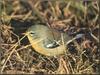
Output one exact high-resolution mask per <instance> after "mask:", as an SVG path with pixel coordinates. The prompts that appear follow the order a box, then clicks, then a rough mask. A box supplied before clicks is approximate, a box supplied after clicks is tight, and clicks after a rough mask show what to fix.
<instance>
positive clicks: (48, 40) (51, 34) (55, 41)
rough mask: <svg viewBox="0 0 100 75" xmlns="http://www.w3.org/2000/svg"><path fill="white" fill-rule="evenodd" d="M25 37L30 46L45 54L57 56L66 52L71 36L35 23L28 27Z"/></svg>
mask: <svg viewBox="0 0 100 75" xmlns="http://www.w3.org/2000/svg"><path fill="white" fill-rule="evenodd" d="M27 33H28V34H27V37H28V40H29V42H30V44H31V46H32V48H33V49H34V50H35V51H36V52H38V53H40V54H42V55H45V56H59V55H62V54H64V53H65V52H66V44H64V43H66V42H67V41H69V40H71V37H70V36H68V35H67V34H66V33H64V32H60V31H58V30H56V29H53V28H51V27H49V26H47V25H42V24H35V25H32V26H31V27H29V28H28V30H27Z"/></svg>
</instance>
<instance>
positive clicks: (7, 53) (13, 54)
mask: <svg viewBox="0 0 100 75" xmlns="http://www.w3.org/2000/svg"><path fill="white" fill-rule="evenodd" d="M99 4H100V3H99V1H80V2H77V1H67V0H63V1H56V0H54V1H40V0H25V1H24V0H16V1H13V0H1V1H0V73H1V74H11V73H12V74H22V73H23V74H99V73H100V72H99V70H100V66H99V65H100V60H99V57H100V50H99V23H100V21H99V12H100V8H99ZM38 23H41V24H45V25H51V27H52V28H54V29H55V30H59V31H63V32H65V33H66V34H69V35H70V36H72V37H74V36H76V35H78V34H85V36H84V37H82V38H81V39H78V40H76V41H74V42H72V43H70V44H69V45H68V46H67V49H66V50H67V51H66V53H65V54H63V55H59V56H56V57H48V56H44V55H41V54H39V53H37V52H35V51H34V50H33V49H32V48H31V44H30V43H29V41H28V39H27V37H26V35H25V32H26V31H27V29H28V28H29V27H30V26H32V25H34V24H38ZM64 42H65V41H64Z"/></svg>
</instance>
